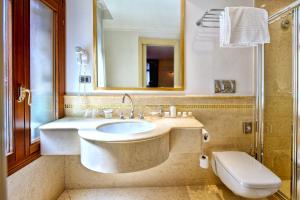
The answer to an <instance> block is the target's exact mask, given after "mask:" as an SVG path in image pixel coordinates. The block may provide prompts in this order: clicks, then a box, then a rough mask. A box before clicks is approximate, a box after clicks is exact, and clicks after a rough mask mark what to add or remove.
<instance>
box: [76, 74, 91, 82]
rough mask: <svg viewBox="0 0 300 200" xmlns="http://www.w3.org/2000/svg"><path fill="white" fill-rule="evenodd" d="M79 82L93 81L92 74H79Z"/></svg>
mask: <svg viewBox="0 0 300 200" xmlns="http://www.w3.org/2000/svg"><path fill="white" fill-rule="evenodd" d="M79 82H80V83H91V82H92V77H91V76H82V75H81V76H79Z"/></svg>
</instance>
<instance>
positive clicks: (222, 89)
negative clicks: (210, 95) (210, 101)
mask: <svg viewBox="0 0 300 200" xmlns="http://www.w3.org/2000/svg"><path fill="white" fill-rule="evenodd" d="M235 91H236V84H235V80H215V93H235Z"/></svg>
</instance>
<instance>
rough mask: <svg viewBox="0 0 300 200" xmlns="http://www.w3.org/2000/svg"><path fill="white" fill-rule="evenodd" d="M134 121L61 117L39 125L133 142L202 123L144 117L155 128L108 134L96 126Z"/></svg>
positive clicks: (105, 139)
mask: <svg viewBox="0 0 300 200" xmlns="http://www.w3.org/2000/svg"><path fill="white" fill-rule="evenodd" d="M124 121H127V122H134V121H141V120H120V119H103V118H95V119H89V118H63V119H60V120H57V121H54V122H51V123H48V124H45V125H43V126H41V127H40V130H41V131H49V130H77V131H78V134H79V136H80V137H82V138H85V139H88V140H95V141H103V142H134V141H140V140H147V139H151V138H155V137H159V136H162V135H164V134H166V133H169V132H170V130H171V129H174V128H203V124H202V123H201V122H199V121H198V120H197V119H195V118H194V117H188V118H159V117H146V118H145V121H148V122H152V123H153V124H155V129H154V130H152V131H149V132H145V133H139V134H108V133H104V132H100V131H98V130H97V127H99V126H101V125H103V124H107V123H114V122H124Z"/></svg>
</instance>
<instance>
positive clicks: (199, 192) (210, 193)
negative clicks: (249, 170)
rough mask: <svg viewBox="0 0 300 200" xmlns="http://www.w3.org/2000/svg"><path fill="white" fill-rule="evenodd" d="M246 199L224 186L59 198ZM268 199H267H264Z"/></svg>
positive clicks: (76, 193)
mask: <svg viewBox="0 0 300 200" xmlns="http://www.w3.org/2000/svg"><path fill="white" fill-rule="evenodd" d="M202 199H203V200H244V199H245V198H241V197H237V196H235V195H234V194H233V193H232V192H230V191H229V190H228V189H227V188H226V187H224V186H216V185H207V186H187V187H153V188H114V189H91V190H67V191H65V192H64V193H63V194H62V195H61V196H60V198H59V199H58V200H202ZM261 200H262V199H261ZM263 200H266V199H263Z"/></svg>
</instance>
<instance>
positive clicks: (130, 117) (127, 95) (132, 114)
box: [122, 93, 134, 119]
mask: <svg viewBox="0 0 300 200" xmlns="http://www.w3.org/2000/svg"><path fill="white" fill-rule="evenodd" d="M126 97H128V99H129V100H130V104H131V111H130V115H129V119H134V105H133V101H132V98H131V96H130V95H129V94H127V93H125V94H124V95H123V97H122V103H125V98H126Z"/></svg>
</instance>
